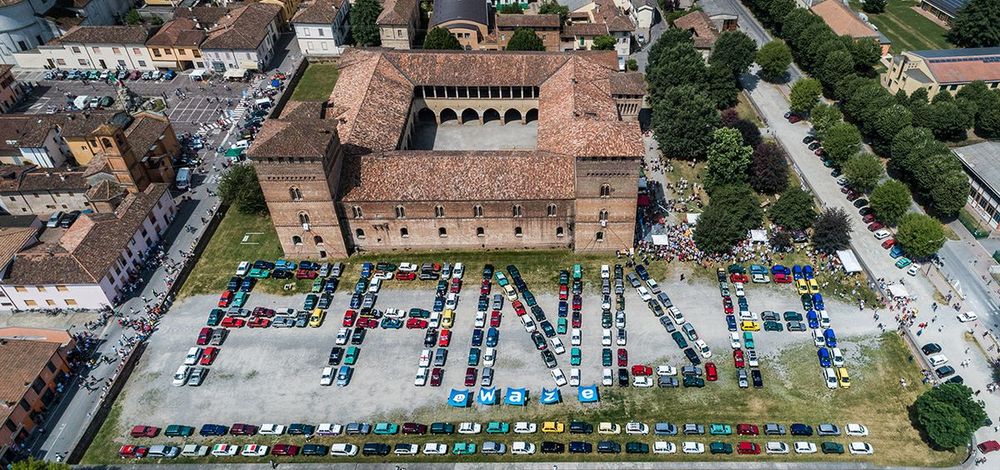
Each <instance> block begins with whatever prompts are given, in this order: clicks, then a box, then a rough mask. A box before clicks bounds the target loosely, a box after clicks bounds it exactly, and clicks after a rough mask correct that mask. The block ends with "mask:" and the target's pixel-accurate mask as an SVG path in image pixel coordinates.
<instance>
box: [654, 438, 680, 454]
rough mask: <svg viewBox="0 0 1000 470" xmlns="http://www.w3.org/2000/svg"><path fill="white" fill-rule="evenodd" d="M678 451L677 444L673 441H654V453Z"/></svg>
mask: <svg viewBox="0 0 1000 470" xmlns="http://www.w3.org/2000/svg"><path fill="white" fill-rule="evenodd" d="M676 452H677V445H676V444H674V443H673V442H667V441H656V442H653V453H654V454H673V453H676Z"/></svg>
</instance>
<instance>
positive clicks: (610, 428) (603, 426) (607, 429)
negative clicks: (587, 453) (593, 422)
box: [597, 421, 622, 434]
mask: <svg viewBox="0 0 1000 470" xmlns="http://www.w3.org/2000/svg"><path fill="white" fill-rule="evenodd" d="M621 432H622V427H621V425H619V424H616V423H611V422H608V421H604V422H602V423H600V424H598V425H597V433H598V434H621Z"/></svg>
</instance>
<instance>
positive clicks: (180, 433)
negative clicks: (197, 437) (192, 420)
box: [163, 424, 194, 437]
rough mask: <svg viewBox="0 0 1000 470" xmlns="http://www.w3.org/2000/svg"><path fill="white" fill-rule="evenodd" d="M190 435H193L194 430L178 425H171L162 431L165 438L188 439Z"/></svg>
mask: <svg viewBox="0 0 1000 470" xmlns="http://www.w3.org/2000/svg"><path fill="white" fill-rule="evenodd" d="M192 434H194V428H192V427H191V426H183V425H180V424H171V425H170V426H167V429H166V430H164V431H163V435H164V436H166V437H188V436H190V435H192Z"/></svg>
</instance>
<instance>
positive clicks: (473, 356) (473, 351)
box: [469, 348, 480, 367]
mask: <svg viewBox="0 0 1000 470" xmlns="http://www.w3.org/2000/svg"><path fill="white" fill-rule="evenodd" d="M479 353H480V351H479V348H469V367H476V366H478V365H479Z"/></svg>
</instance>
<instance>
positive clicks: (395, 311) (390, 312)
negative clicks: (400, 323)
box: [383, 308, 406, 318]
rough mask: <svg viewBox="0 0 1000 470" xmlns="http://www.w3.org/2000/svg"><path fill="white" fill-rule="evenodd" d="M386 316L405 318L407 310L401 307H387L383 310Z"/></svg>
mask: <svg viewBox="0 0 1000 470" xmlns="http://www.w3.org/2000/svg"><path fill="white" fill-rule="evenodd" d="M383 313H384V314H385V316H386V317H389V318H404V317H406V311H404V310H403V309H401V308H387V309H385V312H383Z"/></svg>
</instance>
